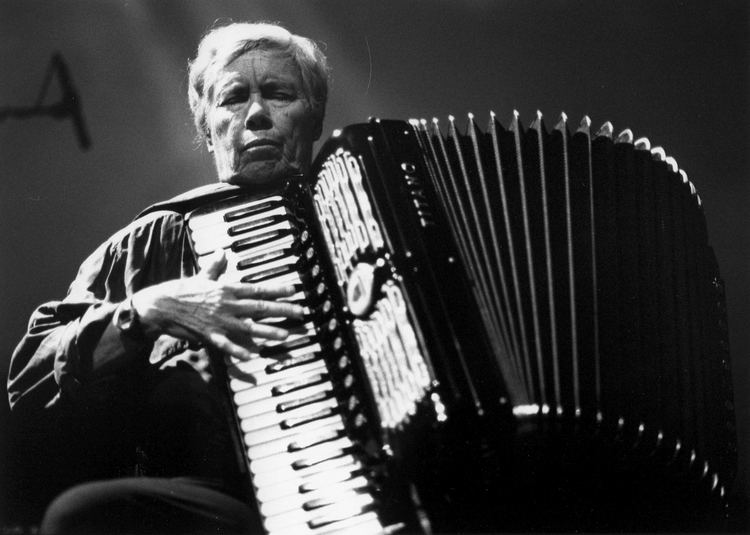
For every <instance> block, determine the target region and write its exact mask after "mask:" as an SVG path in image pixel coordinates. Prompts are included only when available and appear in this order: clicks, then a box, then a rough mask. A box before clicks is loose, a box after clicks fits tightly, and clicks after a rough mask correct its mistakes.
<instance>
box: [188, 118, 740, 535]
mask: <svg viewBox="0 0 750 535" xmlns="http://www.w3.org/2000/svg"><path fill="white" fill-rule="evenodd" d="M274 195H275V196H273V197H270V199H271V202H270V204H269V203H268V202H267V201H266V200H263V199H262V198H261V199H258V198H256V197H257V196H256V197H252V195H251V200H249V201H241V202H240V201H231V202H230V204H231V212H232V213H239V212H241V213H243V214H245V213H255V212H257V213H258V214H257V215H253V216H252V217H253V218H254V219H253V221H251V222H250V223H242V224H241V225H239V226H237V225H236V224H235V226H233V227H232V226H231V225H230V223H229V222H228V223H226V224H227V225H229V226H230V227H231V229H233V230H232V231H231V232H230V231H229V230H227V231H226V232H225V231H221V232H220V233H221V234H222V235H229V236H231V237H230V238H227V237H226V236H225V237H223V238H218V239H217V242H216V243H218V245H211V244H213V243H214V242H213V241H211V240H209V241H203V242H202V243H208V244H209V245H208V246H205V251H206V253H208V252H210V250H212V249H213V248H215V247H216V246H221V247H225V248H227V249H228V250H232V251H234V249H235V248H237V249H238V251H240V252H239V253H237V255H238V256H237V260H238V262H237V266H236V267H232V266H230V271H232V272H233V273H234V274H233V275H232V276H233V277H235V278H236V280H248V281H252V282H257V283H261V282H262V281H264V280H274V279H275V280H284V281H293V282H294V283H295V284H299V286H300V297H299V300H300V302H301V303H304V304H306V305H307V306H309V307H310V308H311V309H312V310H314V311H315V310H317V311H319V310H320V309H321V308H323V309H325V312H324V313H321V312H316V313H315V314H313V315H312V316H311V321H310V322H308V323H307V324H306V325H305V326H304V328H303V329H302V331H301V332H300V334H299V335H298V340H297V342H294V341H292V342H290V343H289V344H280V345H278V344H277V345H276V346H275V348H274V349H273V351H274V352H275V353H276V354H277V355H276V357H275V358H276V359H279V354H280V355H281V356H282V357H283V355H284V354H285V352H286V353H289V359H288V365H286V366H285V365H284V364H283V362H284V360H283V359H281V363H279V364H273V362H272V361H269V363H267V367H266V371H267V374H268V377H269V379H268V381H270V382H269V383H268V384H269V385H273V384H276V383H274V382H273V381H275V379H273V373H276V371H277V370H276V369H277V368H284V370H285V371H284V374H287V375H285V379H284V381H285V384H286V383H288V382H290V381H291V383H290V384H301V385H303V386H304V388H302V387H299V386H295V387H294V388H292V391H290V390H289V389H282V390H283V392H282V394H280V395H283V396H284V398H283V403H281V401H280V403H279V404H278V406H276V405H274V403H275V401H274V396H276V395H277V393H275V392H276V391H275V390H274V389H273V388H271V390H269V391H268V392H267V393H261V391H260V390H257V389H255V387H254V386H252V385H247V384H239V385H238V380H240V379H241V377H234V378H232V377H231V376H230V385H231V390H232V392H233V394H232V396H233V398H234V399H235V401H236V400H241V399H245V398H248V396H249V398H252V399H255V398H263V397H268V398H269V400H268V402H263V406H264V407H265V406H266V405H268V406H269V407H273V406H276V409H275V410H274V411H273V412H274V413H276V414H277V415H276V416H274V417H273V418H274V420H273V421H274V422H276V423H274V424H273V425H277V424H278V425H281V426H282V427H283V426H284V425H287V423H288V422H290V421H291V422H296V423H295V425H297V423H299V422H303V424H304V425H302V427H301V428H300V429H299V430H294V433H293V434H292V433H291V432H290V431H286V430H280V431H278V432H274V433H275V434H273V436H274V437H275V438H274V444H275V445H274V447H276V446H278V448H280V449H279V451H275V450H271V449H269V450H268V451H266V449H263V451H264V452H265V453H262V454H257V453H253V452H257V451H259V449H258V448H257V447H256V446H255V445H254V444H255V442H258V439H257V436H258V435H257V432H256V431H253V433H255V434H253V433H248V432H247V430H248V429H260V428H263V429H266V428H264V427H263V426H265V425H266V424H265V423H264V424H260V423H257V422H259V421H260V420H258V419H257V418H256V417H255V416H254V415H253V413H254V411H255V409H254V408H252V407H255V406H256V405H252V406H250V405H247V406H244V408H243V404H244V403H245V402H243V401H237V402H236V404H237V405H239V406H238V407H236V409H235V410H236V412H237V413H238V414H240V415H241V416H240V419H241V420H242V421H241V423H240V427H241V428H242V429H243V430H244V431H243V432H244V433H245V439H244V440H245V441H246V443H247V445H246V446H243V447H241V448H240V449H244V450H245V451H244V455H245V457H246V459H247V463H248V465H249V466H250V470H249V472H250V473H251V479H253V478H254V480H253V482H252V483H253V485H252V486H253V488H254V492H255V495H256V499H258V500H259V501H260V502H261V512H262V511H263V510H264V509H263V508H264V507H266V505H263V502H264V499H265V498H263V496H265V495H266V494H268V492H269V489H268V488H264V487H266V486H267V485H268V484H266V483H263V482H262V480H263V478H262V477H260V476H259V475H258V476H254V475H253V474H254V470H255V468H253V467H254V466H262V465H265V463H267V461H266V460H265V459H266V458H268V459H273V466H276V464H278V463H281V464H284V463H286V464H289V465H290V466H292V467H293V468H294V466H297V464H298V463H299V462H300V459H305V460H306V461H309V458H311V455H312V453H310V454H308V453H306V450H305V448H301V447H299V444H305V443H310V444H312V445H313V446H312V447H314V448H315V454H314V455H312V457H314V458H315V459H316V462H315V463H312V465H311V464H310V463H309V462H308V463H307V464H305V468H304V470H302V472H303V473H302V474H300V472H299V471H296V472H295V470H297V469H293V470H291V473H292V474H293V475H290V476H289V478H290V481H294V482H295V483H294V484H290V485H289V488H290V489H292V490H289V491H288V492H289V493H291V494H293V495H294V497H293V498H292V497H289V496H287V495H286V494H285V495H284V496H286V497H281V498H277V499H275V500H277V501H281V502H283V503H284V506H285V507H292V506H291V505H290V504H291V503H298V504H299V509H300V510H299V511H296V512H295V513H294V515H295V518H297V517H299V521H297V520H295V522H298V523H294V524H291V523H289V522H290V521H289V520H287V518H289V517H288V515H287V513H284V514H283V515H282V514H281V513H279V514H278V515H277V516H273V517H268V518H267V519H266V520H265V521H264V522H266V524H265V529H266V531H268V532H273V531H274V529H275V528H273V526H279V529H281V527H283V526H289V525H294V526H296V528H295V529H297V528H299V529H302V530H303V531H305V530H309V531H310V532H311V533H312V532H314V533H323V532H327V531H336V530H337V529H339V530H341V529H343V530H346V529H369V530H372V531H373V532H374V533H378V532H381V531H383V530H385V531H386V532H398V531H399V529H401V528H406V529H407V531H410V532H411V531H415V530H422V531H426V532H429V531H431V530H434V531H438V532H445V531H448V532H451V531H485V532H486V531H498V530H520V531H528V530H553V531H560V530H568V529H571V530H596V531H609V530H629V531H630V530H634V531H644V530H647V531H653V530H662V529H669V530H680V529H692V530H695V529H699V530H700V529H712V528H715V527H716V526H717V525H720V524H721V522H722V520H723V519H724V518H725V516H726V514H727V510H726V507H727V503H726V494H727V490H728V485H729V484H730V483H731V480H732V477H733V475H734V471H735V464H734V463H735V456H736V441H735V435H734V433H735V431H734V414H733V407H732V391H731V378H730V376H729V352H728V344H727V339H728V338H727V332H726V316H725V311H724V295H723V291H724V289H723V283H722V280H721V278H720V275H719V272H718V267H717V265H716V261H715V258H714V255H713V252H712V250H711V247H710V246H709V244H708V238H707V230H706V224H705V218H704V215H703V212H702V206H701V201H700V197H699V196H698V194H697V193H696V191H695V187H694V186H693V184H692V183H691V182H690V181H689V180H688V178H687V175H686V174H685V173H684V172H683V171H681V170H680V169H679V168H678V166H677V163H676V162H675V161H674V159H673V158H670V157H667V156H666V154H665V152H664V151H663V150H662V149H660V148H652V147H651V146H650V143H649V141H648V140H647V139H645V138H641V139H637V140H634V136H633V134H632V133H631V132H630V131H629V130H625V131H623V132H622V133H621V134H619V135H618V136H615V135H614V134H613V128H612V125H611V124H609V123H605V125H604V126H603V127H602V128H601V129H599V130H598V131H597V132H595V133H592V131H591V129H590V121H589V119H588V118H584V120H583V121H581V122H580V124H578V125H576V127H575V128H574V130H573V129H571V128H570V127H569V125H568V123H567V120H566V117H565V116H564V115H562V116H561V117H560V119H559V121H557V123H556V124H555V126H554V128H552V129H551V130H548V129H547V128H546V127H545V126H544V123H543V120H542V116H541V114H537V117H536V118H535V119H534V121H533V122H532V123H531V125H530V126H529V127H528V128H524V127H523V126H522V124H521V122H520V121H519V118H518V115H517V114H514V115H513V117H512V120H511V121H510V125H509V126H508V127H507V128H505V127H503V126H502V125H501V124H500V123H499V121H498V120H497V119H496V117H495V116H494V114H493V115H492V116H491V117H490V121H489V126H488V128H486V130H485V131H482V130H481V129H480V128H479V127H478V126H477V125H476V124H475V122H474V118H473V117H472V116H471V115H470V116H469V120H468V125H467V128H466V132H465V133H462V132H459V129H458V128H457V127H456V125H455V122H454V120H453V118H450V120H449V124H448V127H447V131H446V132H441V130H440V128H439V126H438V122H437V121H436V120H433V122H431V123H428V122H426V121H417V120H412V121H410V122H404V121H381V120H378V119H373V120H371V121H370V122H369V123H367V124H359V125H352V126H349V127H347V128H345V129H343V130H342V131H337V132H335V133H334V135H333V136H332V138H331V139H329V140H328V141H327V142H326V143H325V144H324V146H323V147H322V149H321V151H320V153H319V154H318V156H317V158H316V160H315V162H314V164H313V169H312V172H311V174H310V176H309V177H308V180H307V183H306V184H305V183H301V182H298V181H294V180H293V181H291V182H290V184H289V185H288V186H287V187H286V188H285V191H283V192H279V194H278V195H276V194H274ZM238 203H240V204H238ZM248 203H249V204H248ZM266 204H268V208H266V207H265V205H266ZM237 206H240V208H239V212H238V208H237ZM242 206H247V207H249V208H242ZM216 210H217V208H209V209H207V210H206V211H208V212H215V211H216ZM221 210H224V209H223V208H222V209H221ZM221 210H220V213H223V212H221ZM267 210H271V211H272V213H271V212H267ZM199 211H200V210H199ZM243 217H244V216H243ZM266 225H269V226H266ZM274 225H275V226H274ZM277 227H278V228H277ZM237 229H240V230H239V231H237ZM245 229H253V230H252V232H254V233H255V234H253V236H256V237H255V238H248V237H243V234H242V233H243V232H246V230H245ZM264 229H270V230H268V232H266V231H265V230H264ZM274 233H277V234H274ZM254 240H255V241H254ZM276 242H278V243H279V244H280V245H278V246H276V245H271V244H273V243H276ZM248 244H254V245H253V247H255V248H256V249H257V247H258V246H260V248H261V249H260V252H257V253H249V252H248V253H245V252H241V251H244V250H245V249H246V248H247V247H248ZM235 246H236V247H235ZM263 247H266V249H263ZM268 247H271V249H268ZM232 254H235V253H232ZM248 255H250V256H251V257H252V258H251V257H250V256H248ZM287 255H292V258H291V259H286V256H287ZM311 259H314V261H312V260H311ZM264 266H266V267H264ZM279 266H282V267H279ZM289 266H291V267H289ZM248 269H250V270H252V274H250V271H246V270H248ZM290 270H291V271H290ZM299 340H302V342H299ZM295 343H296V345H295ZM279 348H280V349H279ZM266 352H267V351H266ZM261 354H262V355H263V350H261ZM295 359H296V360H295ZM313 361H315V363H314V364H313ZM298 364H299V369H300V370H303V371H300V372H299V377H296V378H295V376H294V373H295V372H294V369H295V366H297V365H298ZM253 366H255V368H258V370H260V368H262V366H260V365H253ZM263 366H266V364H263ZM309 366H313V367H314V373H315V374H314V375H310V374H312V373H313V372H312V371H304V370H307V367H309ZM255 368H253V369H255ZM230 371H231V370H230ZM306 374H307V375H306ZM230 375H231V374H230ZM309 377H313V378H314V380H313V381H312V382H310V380H309ZM261 381H266V379H262V380H261ZM295 381H296V382H295ZM308 384H309V385H313V384H314V385H315V388H316V390H315V394H314V395H310V396H307V397H306V395H305V392H306V390H305V389H306V388H308ZM274 388H276V387H274ZM297 389H298V390H299V392H300V393H299V394H298V395H297V394H294V392H293V391H294V390H297ZM256 390H257V392H258V393H254V392H256ZM246 392H249V393H246ZM264 392H265V391H264ZM324 392H325V394H323V393H324ZM295 395H296V396H297V397H298V398H299V399H293V398H290V396H295ZM321 396H323V397H321ZM249 398H248V399H249ZM323 398H325V407H324V411H323V412H322V413H320V412H319V411H320V410H322V409H321V408H320V407H318V406H317V405H314V404H313V403H323V401H321V400H322V399H323ZM279 399H280V400H281V398H279ZM254 403H255V402H254ZM289 407H291V408H292V409H294V410H307V412H306V413H305V414H308V415H310V416H307V417H303V418H302V419H301V420H300V419H299V418H297V419H295V416H294V413H289V414H287V411H288V409H289ZM305 407H307V408H306V409H305ZM321 407H322V405H321ZM269 410H270V409H269ZM319 414H321V416H318V415H319ZM333 414H338V415H339V416H336V417H335V418H334V417H333V416H332V415H333ZM316 419H318V420H316ZM324 419H325V420H324ZM333 420H335V422H336V423H335V427H330V426H329V424H326V423H325V422H328V421H331V422H333ZM264 421H265V420H264ZM269 421H270V420H269ZM268 425H271V424H268ZM330 425H333V423H332V424H330ZM305 426H310V429H312V430H314V431H313V432H312V435H311V436H307V435H306V431H305ZM322 428H325V429H326V430H327V431H326V433H327V434H325V433H324V434H323V435H321V433H320V429H322ZM269 429H270V428H269ZM284 429H286V428H284ZM263 432H266V431H263ZM282 435H283V436H287V435H289V436H293V438H290V439H283V440H282V439H279V438H277V437H279V436H282ZM329 435H330V436H329ZM321 436H323V438H320V437H321ZM253 437H256V438H253ZM326 437H327V438H326ZM284 440H286V442H285V441H284ZM240 442H241V441H240ZM287 442H289V443H288V444H287ZM251 443H252V444H253V445H252V446H251ZM277 443H278V444H277ZM269 444H270V443H269ZM329 446H330V447H329ZM264 448H265V447H264ZM292 451H293V452H294V453H293V454H292V453H289V452H292ZM253 455H256V457H255V458H254V457H253ZM257 455H261V458H258V457H257ZM287 456H290V457H289V458H288V462H287V461H285V460H284V459H286V458H287ZM337 462H338V463H339V464H341V465H342V466H344V467H345V468H346V470H348V471H349V472H351V476H346V477H342V478H340V479H339V480H337V482H336V483H335V484H334V483H332V485H333V486H332V487H330V488H328V489H326V488H324V487H320V485H318V484H317V483H316V486H315V488H316V491H317V493H318V494H320V496H327V498H326V499H325V500H323V499H322V498H320V497H316V498H315V499H307V498H306V497H305V496H306V494H305V492H306V490H305V489H307V488H308V487H309V486H310V483H309V482H307V480H306V479H305V477H307V476H305V473H307V472H310V473H311V474H313V475H312V476H311V477H313V478H315V481H318V480H320V479H321V478H322V477H323V476H322V472H321V471H320V470H317V469H315V466H323V465H325V463H329V464H330V463H333V464H332V465H334V466H338V465H336V463H337ZM320 463H323V465H321V464H320ZM342 463H343V464H342ZM313 465H314V466H313ZM269 466H270V465H269ZM349 472H346V473H349ZM269 474H270V472H269ZM264 477H265V476H264ZM285 477H286V476H285ZM342 485H343V487H342ZM272 486H273V488H274V489H275V488H277V487H280V486H281V482H279V481H275V480H274V481H273V485H272ZM294 489H298V491H296V490H294ZM341 489H345V494H342V496H343V497H342V498H341V501H342V502H346V503H345V504H344V503H336V499H335V497H334V496H336V495H338V493H339V492H344V490H341ZM284 492H287V491H284ZM291 494H290V496H291ZM318 494H315V496H318ZM274 503H275V502H274ZM350 504H353V505H351V506H350ZM331 508H333V509H331ZM282 509H283V508H282ZM329 510H330V511H333V512H330V511H329ZM262 514H265V513H262ZM290 514H291V513H290ZM274 515H276V513H274ZM285 515H287V516H285ZM352 526H354V527H352Z"/></svg>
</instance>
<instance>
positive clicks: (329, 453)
mask: <svg viewBox="0 0 750 535" xmlns="http://www.w3.org/2000/svg"><path fill="white" fill-rule="evenodd" d="M352 446H354V443H353V442H352V441H351V439H349V437H341V438H339V439H336V440H334V441H331V442H326V443H324V444H319V445H317V446H313V447H312V448H307V449H305V450H301V451H295V452H282V453H279V454H278V455H273V456H270V457H265V458H264V459H258V460H251V461H250V463H249V466H250V471H251V472H252V473H253V474H262V473H264V472H272V471H274V470H279V471H283V470H287V469H288V470H295V468H294V467H293V466H292V465H293V464H295V463H300V464H305V466H306V465H307V464H308V461H309V465H313V464H317V463H319V462H323V461H327V460H329V459H333V458H334V457H340V456H341V455H343V454H344V452H345V450H347V449H349V448H351V447H352Z"/></svg>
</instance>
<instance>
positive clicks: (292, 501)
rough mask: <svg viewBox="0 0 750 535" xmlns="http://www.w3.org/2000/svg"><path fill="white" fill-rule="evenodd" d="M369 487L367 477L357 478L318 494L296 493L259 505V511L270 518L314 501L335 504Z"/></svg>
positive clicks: (337, 484) (325, 489) (321, 490)
mask: <svg viewBox="0 0 750 535" xmlns="http://www.w3.org/2000/svg"><path fill="white" fill-rule="evenodd" d="M368 486H369V481H367V478H366V477H364V476H356V477H353V478H351V479H348V480H346V481H341V482H339V483H334V484H332V485H330V486H328V487H326V488H324V489H320V490H318V491H316V492H308V493H305V494H299V493H296V494H293V495H290V496H284V497H281V498H278V499H276V500H273V501H267V502H262V503H260V504H259V507H258V509H259V510H260V513H261V514H262V515H263V516H265V517H269V516H274V515H278V514H282V513H285V512H287V511H292V510H294V509H302V508H303V506H304V504H306V503H308V502H310V501H312V500H330V503H332V504H333V503H336V501H337V500H338V499H340V497H342V496H343V495H344V494H346V493H349V492H351V491H357V490H359V491H362V492H366V491H367V488H368Z"/></svg>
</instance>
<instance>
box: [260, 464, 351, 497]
mask: <svg viewBox="0 0 750 535" xmlns="http://www.w3.org/2000/svg"><path fill="white" fill-rule="evenodd" d="M289 468H290V469H289V470H282V471H279V472H278V473H274V472H265V473H260V474H256V475H255V476H254V477H253V485H254V486H255V497H256V499H258V500H260V499H264V497H265V496H270V495H272V494H273V493H274V492H275V489H274V487H277V486H278V487H286V486H289V485H296V486H297V487H298V486H299V485H301V484H303V483H304V482H305V480H306V479H308V478H310V477H312V476H314V475H316V474H322V473H325V472H327V471H328V470H335V469H347V470H359V469H361V468H362V464H361V463H360V462H359V461H358V460H357V459H356V458H355V457H354V456H353V455H342V456H340V457H335V458H333V459H330V460H328V461H324V462H322V463H320V464H316V465H313V466H308V467H305V468H301V469H299V470H294V469H292V468H291V466H290V467H289Z"/></svg>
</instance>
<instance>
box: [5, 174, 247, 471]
mask: <svg viewBox="0 0 750 535" xmlns="http://www.w3.org/2000/svg"><path fill="white" fill-rule="evenodd" d="M234 190H235V188H233V187H228V186H221V185H211V186H208V187H204V188H199V189H198V190H193V191H192V192H188V194H185V195H183V196H180V197H178V198H175V199H173V200H171V201H168V202H166V203H161V204H159V205H155V206H154V207H151V208H149V209H148V210H146V211H144V212H143V213H142V214H141V215H140V216H139V217H138V218H136V220H135V221H133V222H132V223H131V224H130V225H128V226H127V227H125V228H124V229H122V230H120V231H119V232H117V233H115V234H114V235H113V236H112V237H111V238H109V239H108V240H107V241H106V242H105V243H103V244H102V245H101V246H99V247H98V248H97V249H96V250H95V251H94V252H93V253H92V254H91V255H90V256H89V257H88V258H87V259H86V260H85V261H84V262H83V264H82V265H81V267H80V269H79V271H78V275H77V276H76V278H75V280H74V281H73V283H72V284H71V285H70V289H69V291H68V294H67V296H66V297H65V298H64V299H63V300H62V301H51V302H49V303H45V304H43V305H42V306H40V307H39V308H37V309H36V311H35V312H34V313H33V314H32V317H31V320H30V321H29V326H28V331H27V333H26V335H25V336H24V337H23V339H22V340H21V342H20V344H19V345H18V347H17V348H16V350H15V352H14V354H13V357H12V360H11V365H10V371H9V378H8V395H9V400H10V405H11V408H12V412H13V414H14V416H16V417H20V419H21V420H22V421H23V422H24V424H25V425H26V426H27V427H29V428H31V427H35V428H36V431H37V432H38V431H39V429H42V433H41V434H47V435H49V436H50V437H52V440H53V441H54V440H56V441H57V444H58V445H59V444H60V442H63V443H64V444H63V446H64V447H66V448H67V449H68V450H71V451H68V452H67V453H66V456H64V458H65V462H66V463H70V462H73V463H74V464H79V463H80V464H79V466H81V467H82V466H83V465H84V464H87V463H92V462H93V461H95V460H96V459H97V458H100V459H101V461H102V462H101V464H102V465H108V467H109V469H110V470H109V472H110V473H109V474H105V473H104V472H106V471H107V470H105V471H104V472H101V473H100V472H97V473H96V476H97V477H101V476H104V475H108V476H117V475H132V473H131V474H128V473H127V471H128V466H130V467H131V468H132V466H134V465H135V466H137V467H138V470H140V471H142V472H143V471H145V472H146V474H147V475H155V476H163V477H174V476H198V477H207V478H219V479H221V478H223V477H225V476H226V475H227V473H228V472H227V470H229V468H227V467H228V464H227V463H228V462H229V463H230V464H231V463H233V462H234V461H233V455H232V454H231V452H229V451H228V450H229V448H230V446H229V444H230V441H229V439H228V435H227V429H228V427H227V419H226V415H225V414H224V412H225V411H224V410H223V408H222V406H221V400H220V399H219V398H220V396H219V393H218V392H219V390H218V386H217V385H216V384H215V379H214V375H213V373H212V370H211V366H210V364H209V359H208V355H207V352H206V350H205V349H204V348H202V347H200V346H196V345H194V344H193V345H191V344H189V343H187V342H186V341H184V340H179V339H176V338H173V337H171V336H168V335H162V336H161V337H159V338H158V339H157V340H156V341H155V342H151V341H149V340H147V339H145V338H140V337H131V336H128V335H127V334H124V333H122V332H120V331H119V330H118V329H117V328H116V327H115V326H114V325H113V315H114V313H115V311H116V309H117V307H118V305H119V304H120V303H121V302H122V301H124V300H126V299H127V298H128V296H130V295H132V294H133V293H135V292H137V291H138V290H140V289H142V288H144V287H147V286H151V285H153V284H156V283H160V282H163V281H167V280H171V279H177V278H181V277H189V276H192V275H194V274H195V273H196V271H197V263H196V258H195V254H194V251H193V249H192V244H191V241H190V237H189V234H188V229H187V226H186V224H185V213H186V212H187V211H188V210H189V209H191V208H192V207H195V206H197V205H199V204H200V203H202V202H204V201H206V200H211V199H212V198H215V197H217V196H224V195H226V194H227V192H229V193H231V192H232V191H234ZM94 352H97V353H101V354H107V355H109V356H111V357H117V358H115V359H113V360H114V361H116V362H121V363H123V362H124V363H127V365H126V366H119V367H118V366H113V367H112V370H110V371H109V372H108V373H103V374H102V373H99V372H97V373H92V355H93V354H94ZM40 436H41V435H40ZM60 437H66V438H63V439H61V438H60ZM136 452H137V454H136ZM118 454H121V457H123V458H121V459H118V458H117V457H118ZM131 463H132V464H131ZM234 468H235V469H236V465H235V466H234ZM72 470H75V468H73V469H72Z"/></svg>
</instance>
